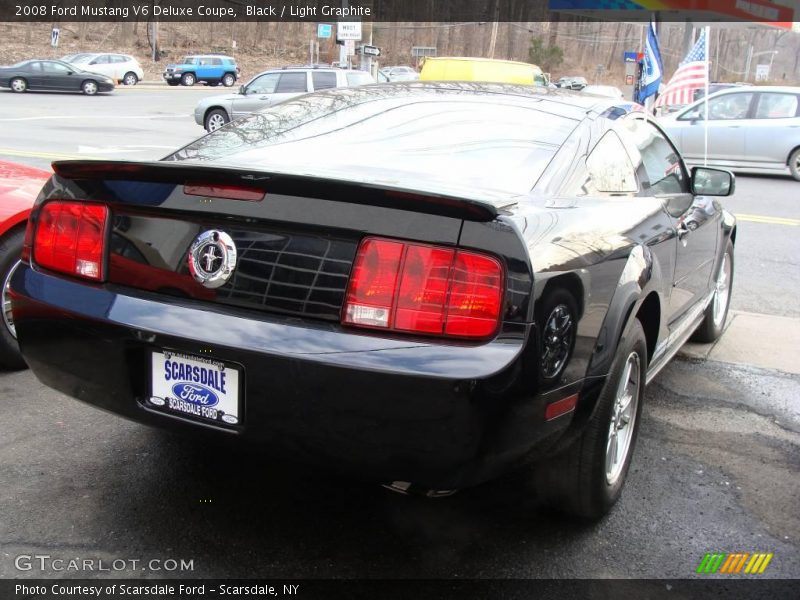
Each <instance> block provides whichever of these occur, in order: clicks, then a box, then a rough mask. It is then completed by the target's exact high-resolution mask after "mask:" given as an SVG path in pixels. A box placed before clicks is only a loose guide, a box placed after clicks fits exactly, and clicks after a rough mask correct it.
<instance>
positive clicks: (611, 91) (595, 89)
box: [581, 85, 625, 100]
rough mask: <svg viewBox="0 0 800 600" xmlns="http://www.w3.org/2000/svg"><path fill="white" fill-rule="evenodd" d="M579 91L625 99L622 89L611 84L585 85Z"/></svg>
mask: <svg viewBox="0 0 800 600" xmlns="http://www.w3.org/2000/svg"><path fill="white" fill-rule="evenodd" d="M581 93H582V94H594V95H595V96H604V97H606V98H614V100H625V94H623V93H622V90H621V89H619V88H618V87H614V86H613V85H587V86H586V87H585V88H583V89H582V90H581Z"/></svg>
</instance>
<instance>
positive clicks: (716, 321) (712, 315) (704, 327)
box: [692, 240, 733, 344]
mask: <svg viewBox="0 0 800 600" xmlns="http://www.w3.org/2000/svg"><path fill="white" fill-rule="evenodd" d="M714 287H715V289H714V295H713V296H712V298H711V302H710V303H709V305H708V307H706V311H705V313H704V314H703V321H702V323H700V326H699V327H698V328H697V330H696V331H695V332H694V334H693V335H692V341H693V342H700V343H704V344H710V343H711V342H715V341H717V340H718V339H719V336H721V335H722V332H723V331H725V323H726V321H727V320H728V309H729V308H730V305H731V290H732V289H733V242H731V241H730V240H728V241H727V243H726V244H725V252H724V253H723V255H722V259H721V260H720V264H719V266H718V267H717V272H716V274H715V276H714Z"/></svg>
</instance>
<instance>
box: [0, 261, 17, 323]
mask: <svg viewBox="0 0 800 600" xmlns="http://www.w3.org/2000/svg"><path fill="white" fill-rule="evenodd" d="M19 264H20V262H19V261H18V262H17V264H15V265H14V266H13V267H11V269H9V271H8V274H7V275H6V278H5V280H4V281H3V287H2V288H0V292H1V294H0V295H2V300H3V302H2V304H3V324H4V325H5V326H6V329H8V332H9V333H10V334H11V337H13V338H14V339H16V338H17V329H16V327H15V326H14V315H13V314H12V313H11V296H10V295H9V293H8V292H9V290H10V289H11V276H12V275H13V274H14V271H16V269H17V267H18V266H19Z"/></svg>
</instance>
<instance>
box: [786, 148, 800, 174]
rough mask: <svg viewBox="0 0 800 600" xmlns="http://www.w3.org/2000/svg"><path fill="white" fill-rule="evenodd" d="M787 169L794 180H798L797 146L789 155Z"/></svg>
mask: <svg viewBox="0 0 800 600" xmlns="http://www.w3.org/2000/svg"><path fill="white" fill-rule="evenodd" d="M789 171H790V172H791V174H792V177H794V178H795V180H797V181H800V148H797V149H796V150H795V151H794V152H792V154H791V155H790V156H789Z"/></svg>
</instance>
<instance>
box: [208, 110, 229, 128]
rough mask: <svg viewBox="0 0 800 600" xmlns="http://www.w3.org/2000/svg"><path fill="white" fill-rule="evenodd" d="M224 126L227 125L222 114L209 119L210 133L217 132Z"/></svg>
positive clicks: (215, 114)
mask: <svg viewBox="0 0 800 600" xmlns="http://www.w3.org/2000/svg"><path fill="white" fill-rule="evenodd" d="M223 125H225V118H224V117H223V116H222V115H221V114H219V113H214V114H213V115H211V116H210V117H208V131H216V130H217V129H219V128H220V127H222V126H223Z"/></svg>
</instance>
